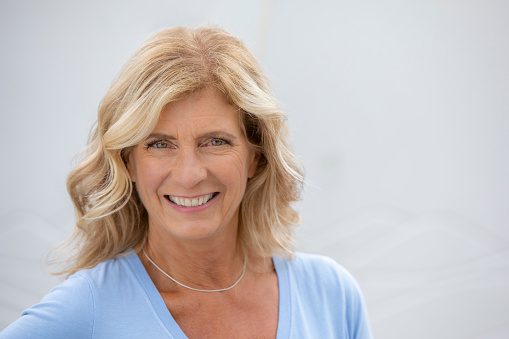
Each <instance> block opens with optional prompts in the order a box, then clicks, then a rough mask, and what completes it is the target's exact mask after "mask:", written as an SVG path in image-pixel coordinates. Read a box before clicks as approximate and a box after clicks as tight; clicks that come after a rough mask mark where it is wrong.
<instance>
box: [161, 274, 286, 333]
mask: <svg viewBox="0 0 509 339" xmlns="http://www.w3.org/2000/svg"><path fill="white" fill-rule="evenodd" d="M162 297H163V300H164V302H165V304H166V307H167V308H168V310H169V311H170V313H171V315H172V317H173V319H174V320H175V322H176V323H177V324H178V325H179V327H180V329H181V330H182V331H183V332H184V333H185V334H186V336H187V337H188V338H191V339H192V338H276V333H277V326H278V311H279V295H278V287H277V278H276V279H275V280H274V281H272V282H270V281H269V282H266V283H265V284H263V285H258V286H244V288H241V289H239V290H232V291H227V292H226V293H225V292H219V293H189V294H187V295H186V296H185V297H184V296H176V295H164V294H162Z"/></svg>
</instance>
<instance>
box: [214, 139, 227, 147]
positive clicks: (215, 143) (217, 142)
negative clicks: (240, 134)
mask: <svg viewBox="0 0 509 339" xmlns="http://www.w3.org/2000/svg"><path fill="white" fill-rule="evenodd" d="M210 144H211V145H212V146H223V145H225V144H226V141H224V140H222V139H212V140H211V141H210Z"/></svg>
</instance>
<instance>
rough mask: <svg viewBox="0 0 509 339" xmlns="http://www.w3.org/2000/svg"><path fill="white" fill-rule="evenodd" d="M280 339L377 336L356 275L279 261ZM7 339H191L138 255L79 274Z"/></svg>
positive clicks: (308, 262)
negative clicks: (370, 324)
mask: <svg viewBox="0 0 509 339" xmlns="http://www.w3.org/2000/svg"><path fill="white" fill-rule="evenodd" d="M273 262H274V266H275V268H276V273H277V277H278V284H279V319H278V329H277V338H278V339H281V338H321V339H323V338H358V339H365V338H371V337H372V336H371V331H370V327H369V323H368V318H367V314H366V308H365V306H364V301H363V298H362V295H361V292H360V290H359V287H358V286H357V284H356V282H355V281H354V279H353V278H352V276H351V275H350V274H349V273H348V272H347V271H346V270H345V269H344V268H342V267H341V266H339V265H338V264H337V263H335V262H334V261H333V260H331V259H329V258H326V257H322V256H317V255H310V254H302V253H297V255H296V257H295V259H293V260H285V259H281V258H278V257H275V258H274V259H273ZM0 338H2V339H3V338H179V339H180V338H187V337H186V335H185V334H184V333H183V332H182V330H181V329H180V327H179V326H178V325H177V323H176V322H175V320H174V319H173V317H172V316H171V314H170V312H169V311H168V308H167V307H166V305H165V303H164V301H163V299H162V297H161V295H160V294H159V292H158V291H157V289H156V287H155V286H154V284H153V283H152V280H151V279H150V277H149V275H148V274H147V272H146V271H145V268H144V267H143V264H142V263H141V261H140V259H139V258H138V256H137V255H136V254H135V253H134V252H131V253H130V254H128V255H127V256H124V257H120V258H117V259H111V260H108V261H106V262H104V263H101V264H99V265H98V266H96V267H94V268H92V269H88V270H83V271H79V272H77V273H76V274H74V275H72V276H71V277H69V278H68V279H67V280H65V281H64V282H63V283H61V284H60V285H58V286H56V287H55V288H53V289H52V290H51V292H50V293H49V294H47V295H46V296H45V297H44V298H43V299H42V301H41V302H40V303H39V304H37V305H34V306H32V307H30V308H29V309H27V310H26V311H24V312H23V314H22V316H21V317H20V318H19V319H18V320H17V321H15V322H14V323H12V324H11V325H10V326H9V327H7V328H6V329H5V330H4V331H3V332H1V333H0Z"/></svg>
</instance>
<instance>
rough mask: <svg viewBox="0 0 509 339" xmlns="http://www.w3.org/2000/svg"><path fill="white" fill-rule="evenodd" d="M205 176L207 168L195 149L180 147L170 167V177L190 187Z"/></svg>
mask: <svg viewBox="0 0 509 339" xmlns="http://www.w3.org/2000/svg"><path fill="white" fill-rule="evenodd" d="M206 178H207V169H206V168H205V166H204V164H203V162H202V160H201V159H200V156H199V154H197V151H196V149H181V150H180V152H179V154H178V156H177V159H176V162H175V166H174V168H173V169H172V179H173V180H175V181H176V182H178V183H179V184H180V185H182V186H184V187H185V188H191V187H194V186H196V185H197V184H198V183H200V182H201V181H203V180H205V179H206Z"/></svg>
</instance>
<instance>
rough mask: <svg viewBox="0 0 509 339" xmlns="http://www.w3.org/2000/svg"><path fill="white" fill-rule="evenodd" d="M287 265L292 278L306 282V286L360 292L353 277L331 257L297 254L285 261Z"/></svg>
mask: <svg viewBox="0 0 509 339" xmlns="http://www.w3.org/2000/svg"><path fill="white" fill-rule="evenodd" d="M285 265H286V267H287V268H288V270H289V274H291V275H292V278H294V279H297V280H305V281H307V283H306V284H312V285H316V284H318V285H320V286H321V287H329V288H334V289H337V288H340V289H342V290H344V292H355V291H358V290H359V287H358V285H357V282H356V281H355V279H354V278H353V276H352V275H351V274H350V273H349V272H348V271H347V270H346V269H345V268H344V267H343V266H341V265H339V264H338V263H337V262H336V261H334V260H333V259H331V258H329V257H326V256H322V255H317V254H307V253H300V252H297V253H296V254H295V257H294V258H293V259H290V260H285Z"/></svg>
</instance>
